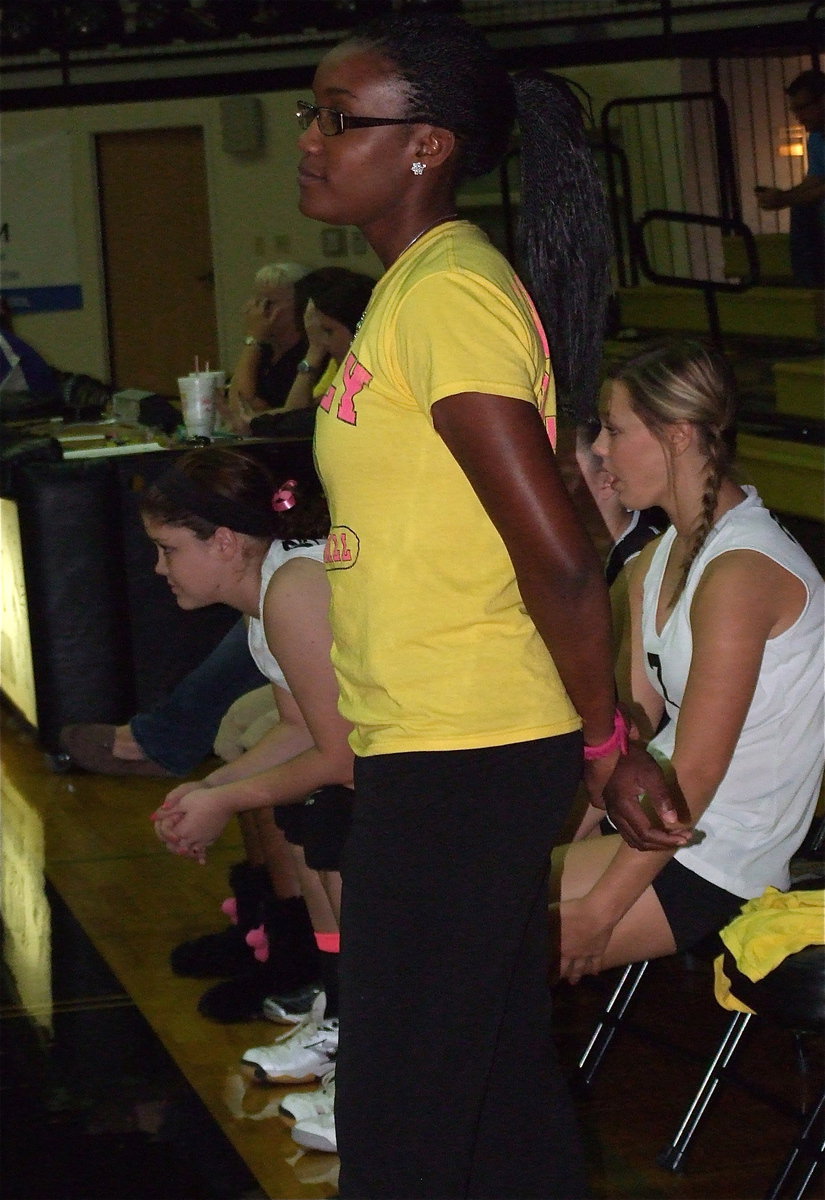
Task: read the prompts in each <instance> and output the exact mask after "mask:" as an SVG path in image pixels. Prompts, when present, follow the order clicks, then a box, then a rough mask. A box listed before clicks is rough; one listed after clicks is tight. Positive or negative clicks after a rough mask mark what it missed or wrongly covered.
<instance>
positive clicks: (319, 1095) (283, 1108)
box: [278, 1067, 335, 1123]
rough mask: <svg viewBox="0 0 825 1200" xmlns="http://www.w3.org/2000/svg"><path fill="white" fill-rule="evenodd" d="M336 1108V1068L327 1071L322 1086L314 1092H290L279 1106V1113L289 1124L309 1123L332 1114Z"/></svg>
mask: <svg viewBox="0 0 825 1200" xmlns="http://www.w3.org/2000/svg"><path fill="white" fill-rule="evenodd" d="M334 1107H335V1067H333V1068H332V1070H331V1071H327V1073H326V1075H325V1076H324V1078H323V1079H322V1080H321V1086H320V1087H319V1088H316V1090H315V1091H314V1092H288V1093H287V1094H286V1096H284V1098H283V1100H282V1101H281V1103H280V1104H279V1105H278V1112H279V1114H280V1115H281V1116H282V1117H283V1118H284V1120H285V1121H286V1122H287V1123H289V1122H291V1121H292V1122H295V1121H309V1120H311V1119H312V1118H313V1117H320V1116H323V1115H324V1114H326V1113H331V1112H332V1110H333V1108H334Z"/></svg>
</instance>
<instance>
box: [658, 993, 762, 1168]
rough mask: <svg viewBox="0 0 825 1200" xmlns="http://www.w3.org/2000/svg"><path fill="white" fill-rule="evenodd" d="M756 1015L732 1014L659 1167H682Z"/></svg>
mask: <svg viewBox="0 0 825 1200" xmlns="http://www.w3.org/2000/svg"><path fill="white" fill-rule="evenodd" d="M753 1015H754V1014H753V1013H743V1012H737V1013H734V1015H733V1016H732V1017H731V1020H730V1023H729V1025H728V1027H727V1030H726V1031H725V1035H724V1037H723V1038H722V1041H721V1043H720V1045H719V1048H718V1050H717V1051H716V1054H715V1055H714V1056H713V1059H712V1060H711V1064H710V1066H709V1067H708V1069H707V1071H706V1073H705V1077H704V1079H703V1080H702V1082H701V1084H700V1085H699V1090H698V1092H697V1093H696V1095H695V1096H694V1098H693V1101H692V1102H691V1105H690V1107H689V1109H688V1110H687V1112H686V1113H685V1116H684V1120H683V1121H682V1124H681V1125H680V1126H679V1128H678V1130H677V1131H676V1135H675V1137H674V1138H673V1141H672V1142H671V1143H670V1144H669V1145H668V1146H666V1147H665V1148H664V1150H662V1152H661V1153H660V1154H658V1155H657V1156H656V1161H657V1163H658V1164H659V1166H660V1167H665V1169H666V1170H668V1171H678V1170H679V1168H680V1166H681V1163H682V1159H683V1157H684V1154H685V1151H686V1150H687V1148H688V1143H689V1142H690V1140H691V1138H692V1137H693V1135H694V1133H695V1132H696V1126H697V1125H698V1124H699V1122H700V1120H701V1119H702V1116H703V1115H704V1112H705V1109H706V1108H707V1106H708V1104H709V1102H710V1099H711V1097H712V1095H713V1093H714V1092H715V1091H716V1088H717V1087H718V1085H719V1081H720V1079H721V1077H722V1072H723V1071H724V1070H725V1067H726V1066H727V1065H728V1063H729V1062H730V1059H731V1057H732V1056H733V1053H734V1051H735V1050H736V1047H737V1046H738V1045H739V1042H740V1040H741V1038H742V1035H743V1034H744V1032H745V1030H746V1028H747V1027H748V1025H749V1024H750V1021H751V1018H752V1017H753Z"/></svg>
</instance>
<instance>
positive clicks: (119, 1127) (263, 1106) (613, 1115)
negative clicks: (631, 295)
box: [0, 707, 822, 1200]
mask: <svg viewBox="0 0 825 1200" xmlns="http://www.w3.org/2000/svg"><path fill="white" fill-rule="evenodd" d="M0 733H1V734H2V741H0V756H2V768H3V775H2V801H3V876H2V900H3V914H4V935H5V936H4V942H5V945H4V956H5V959H6V961H7V962H8V963H11V964H12V966H13V969H14V974H13V975H12V974H11V972H10V971H8V970H5V971H4V987H3V997H2V999H3V1001H4V1005H3V1008H2V1012H1V1013H0V1018H1V1019H0V1050H1V1051H2V1068H3V1070H2V1075H0V1134H2V1138H1V1139H0V1140H1V1141H2V1158H3V1162H2V1168H3V1183H2V1185H0V1194H2V1196H3V1197H5V1198H6V1200H128V1198H133V1200H242V1198H244V1200H252V1198H254V1197H258V1198H266V1197H269V1198H271V1200H276V1198H278V1200H304V1198H306V1200H309V1198H312V1197H329V1196H334V1195H335V1194H336V1169H337V1160H336V1158H335V1157H334V1156H332V1155H323V1154H320V1153H313V1152H307V1153H304V1152H302V1151H301V1150H300V1149H299V1147H297V1146H296V1145H295V1144H294V1143H293V1142H292V1140H291V1139H290V1136H289V1132H288V1130H287V1129H286V1128H285V1127H284V1125H283V1124H282V1123H281V1121H280V1120H279V1119H278V1117H277V1116H276V1115H274V1110H275V1109H276V1108H277V1101H278V1099H279V1097H280V1096H281V1095H282V1094H283V1091H285V1090H287V1089H282V1090H279V1089H275V1088H273V1089H263V1088H251V1089H250V1088H248V1087H246V1086H245V1085H244V1083H243V1081H242V1079H241V1077H240V1075H239V1074H238V1071H237V1063H238V1059H239V1056H240V1054H241V1053H242V1051H244V1050H245V1049H247V1048H248V1047H249V1046H251V1045H257V1044H259V1043H262V1042H265V1041H268V1040H271V1039H272V1038H273V1037H274V1036H275V1035H276V1034H277V1033H278V1032H279V1030H278V1028H277V1027H276V1026H273V1025H270V1024H268V1023H267V1022H265V1021H257V1022H253V1023H250V1024H245V1025H231V1026H222V1025H216V1024H213V1023H211V1022H209V1021H207V1020H205V1019H204V1018H202V1017H200V1016H198V1015H197V1013H196V1010H195V1005H196V1002H197V999H198V997H199V995H200V993H201V991H202V990H203V989H204V987H205V986H207V985H206V984H205V983H203V982H202V981H197V980H186V979H180V978H177V977H176V976H174V975H173V974H172V973H171V971H170V970H169V968H168V965H167V964H168V955H169V951H170V950H171V948H172V947H173V946H174V945H176V943H178V942H179V941H181V940H183V939H184V938H187V937H192V936H195V935H197V934H199V933H201V932H207V931H209V930H211V929H215V928H219V927H220V925H221V923H222V919H221V918H220V914H219V912H218V906H219V904H220V901H221V900H222V899H223V897H224V896H225V894H226V871H227V868H228V866H229V865H230V864H231V863H232V862H234V861H236V860H237V859H238V858H239V857H240V852H239V846H238V845H237V843H236V842H234V841H233V838H232V836H231V835H229V834H228V835H225V837H224V839H223V840H222V841H221V843H219V845H218V846H216V847H215V849H214V851H213V852H212V854H211V856H210V862H209V864H208V865H207V866H206V867H204V868H202V867H199V866H197V865H196V864H194V863H190V862H188V861H182V860H178V859H176V858H175V857H174V856H172V855H169V854H167V853H166V852H165V851H164V850H163V849H162V847H161V846H160V844H159V843H158V842H157V841H156V840H155V838H154V835H153V833H152V829H151V826H150V823H149V820H148V814H149V813H150V812H151V811H152V810H153V809H154V808H155V807H156V806H157V804H158V803H159V802H160V800H161V799H162V798H163V796H164V794H165V791H166V790H167V785H166V784H165V783H164V781H162V780H145V779H143V780H142V779H137V780H135V779H106V778H102V777H97V776H91V775H84V774H82V773H70V774H55V773H53V772H52V771H51V770H50V768H49V765H48V763H47V762H46V760H45V758H44V755H43V754H42V752H41V751H40V749H39V748H38V746H37V743H36V740H35V738H34V736H33V734H32V733H31V731H30V730H28V729H27V727H26V726H25V724H23V723H22V722H21V721H20V720H19V718H17V717H16V715H15V714H14V713H13V712H12V711H10V710H9V709H8V708H5V707H4V708H3V709H2V711H0ZM613 979H615V975H612V976H611V980H610V981H607V980H602V981H586V982H585V983H584V984H582V985H580V986H579V987H578V988H576V989H572V988H569V987H566V986H565V987H562V988H560V989H559V990H558V992H557V1024H558V1035H559V1046H560V1050H561V1054H562V1057H563V1060H564V1061H565V1063H566V1065H567V1066H568V1068H570V1069H571V1071H572V1068H573V1065H574V1063H575V1060H576V1056H577V1053H578V1052H579V1051H580V1049H581V1047H582V1046H583V1045H584V1043H585V1042H586V1039H587V1037H588V1034H589V1031H590V1029H591V1028H592V1025H593V1022H594V1019H595V1016H596V1013H597V1011H598V1007H599V1004H600V1002H601V1001H602V999H603V993H604V986H605V983H606V982H612V980H613ZM633 1020H634V1022H638V1023H639V1024H640V1025H643V1026H644V1027H645V1028H646V1029H647V1031H648V1033H649V1034H651V1035H652V1036H653V1038H654V1040H652V1041H651V1040H648V1038H647V1037H643V1036H641V1035H640V1034H639V1033H638V1032H634V1031H631V1030H630V1029H627V1030H622V1031H621V1032H620V1034H619V1036H618V1037H617V1039H616V1042H615V1044H614V1046H613V1047H611V1049H610V1051H609V1052H608V1055H607V1057H606V1059H605V1062H604V1064H603V1067H602V1069H601V1072H600V1074H599V1075H598V1077H597V1079H596V1081H595V1083H594V1085H593V1087H592V1089H591V1090H590V1093H589V1095H587V1096H581V1097H580V1107H581V1115H582V1122H583V1125H584V1128H585V1133H586V1138H587V1143H588V1147H589V1160H590V1167H591V1176H592V1187H593V1193H594V1196H595V1197H596V1200H620V1198H625V1197H628V1198H629V1197H637V1198H640V1200H641V1198H644V1200H670V1198H673V1200H761V1197H763V1196H764V1195H765V1193H766V1192H767V1190H768V1187H769V1185H770V1184H771V1183H772V1181H773V1177H774V1175H775V1172H776V1170H777V1168H778V1167H779V1165H780V1163H781V1162H782V1161H783V1159H784V1158H785V1155H786V1154H787V1152H788V1150H789V1148H790V1146H791V1144H792V1142H793V1139H794V1136H795V1132H796V1129H797V1127H798V1123H797V1121H796V1120H795V1119H794V1117H793V1116H792V1115H790V1114H789V1113H784V1114H780V1113H778V1112H775V1111H774V1110H773V1108H771V1107H769V1106H768V1105H766V1104H765V1103H764V1102H763V1100H761V1099H757V1098H756V1097H754V1096H753V1095H751V1094H749V1093H747V1092H745V1091H742V1090H740V1089H739V1088H737V1087H732V1086H731V1087H724V1088H723V1089H722V1090H721V1093H720V1095H719V1096H718V1097H717V1099H716V1101H715V1102H714V1104H713V1106H712V1108H711V1110H710V1111H709V1113H708V1114H707V1116H706V1118H705V1121H704V1123H703V1125H702V1126H700V1129H699V1132H698V1134H697V1136H696V1139H695V1143H694V1146H693V1147H692V1148H691V1150H690V1152H689V1154H688V1156H687V1159H686V1171H685V1172H684V1173H683V1174H672V1173H670V1172H668V1171H665V1170H663V1169H661V1168H660V1167H658V1166H657V1165H656V1154H657V1153H658V1151H659V1150H660V1149H661V1148H662V1146H663V1145H664V1144H665V1143H666V1142H667V1141H668V1140H669V1138H670V1136H671V1135H672V1134H673V1132H674V1131H675V1129H676V1127H677V1125H678V1123H679V1121H680V1120H681V1117H682V1114H683V1111H684V1109H685V1107H686V1105H687V1103H688V1101H689V1099H690V1098H691V1096H692V1094H693V1091H694V1090H695V1087H696V1085H697V1083H698V1080H699V1078H700V1077H701V1074H702V1070H703V1065H704V1063H705V1062H706V1061H707V1059H708V1057H709V1056H710V1054H711V1053H712V1051H713V1049H715V1045H716V1042H717V1040H718V1037H719V1035H720V1032H721V1029H722V1028H723V1026H724V1024H725V1023H726V1020H727V1014H726V1013H724V1012H723V1011H722V1010H721V1009H719V1008H718V1006H717V1005H716V1004H715V1002H714V1000H713V996H712V984H711V977H710V967H709V964H708V963H705V962H701V963H698V962H691V961H689V960H685V959H683V958H674V959H669V960H663V961H662V962H660V963H658V964H655V966H654V968H652V969H651V970H650V971H649V972H648V974H647V977H646V979H645V980H644V981H643V983H642V985H641V988H640V992H639V995H638V997H637V1001H636V1002H635V1006H634V1009H633ZM752 1029H753V1033H752V1035H751V1037H750V1040H749V1043H748V1044H747V1046H746V1047H745V1048H744V1049H743V1051H742V1053H741V1057H740V1059H739V1060H738V1061H739V1065H740V1070H741V1072H742V1073H743V1074H744V1075H746V1076H747V1077H748V1078H750V1079H753V1080H757V1081H759V1082H761V1083H762V1084H763V1085H764V1086H765V1087H766V1088H767V1089H768V1090H769V1091H770V1092H771V1093H772V1094H776V1095H778V1096H779V1097H780V1098H781V1099H784V1101H785V1102H786V1103H787V1104H788V1105H794V1106H797V1105H798V1104H799V1103H800V1100H801V1098H802V1097H803V1095H804V1093H805V1089H806V1088H807V1092H808V1094H809V1095H813V1094H815V1092H816V1088H817V1086H819V1085H820V1083H821V1074H822V1056H821V1049H820V1047H818V1046H814V1048H813V1052H812V1054H811V1055H810V1058H811V1061H812V1068H811V1069H812V1074H811V1075H810V1076H809V1077H808V1079H807V1081H806V1080H804V1079H803V1078H802V1077H801V1076H800V1074H799V1071H798V1063H797V1061H796V1059H795V1057H794V1046H793V1043H792V1040H791V1038H790V1035H789V1034H786V1033H784V1032H782V1031H779V1030H776V1029H772V1028H770V1027H769V1026H765V1025H762V1026H761V1027H760V1026H759V1023H758V1022H753V1023H752ZM663 1039H665V1040H669V1041H670V1042H671V1043H672V1045H671V1046H666V1045H665V1044H664V1042H663ZM410 1069H412V1070H414V1069H415V1065H414V1064H410ZM819 1188H821V1177H820V1179H819V1180H814V1181H813V1183H812V1185H811V1186H810V1187H809V1190H808V1192H807V1193H806V1195H808V1196H810V1197H813V1196H815V1195H816V1196H818V1195H820V1194H821V1192H820V1190H818V1189H819ZM502 1200H505V1198H502ZM512 1200H517V1198H512Z"/></svg>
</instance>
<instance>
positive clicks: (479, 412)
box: [432, 392, 615, 794]
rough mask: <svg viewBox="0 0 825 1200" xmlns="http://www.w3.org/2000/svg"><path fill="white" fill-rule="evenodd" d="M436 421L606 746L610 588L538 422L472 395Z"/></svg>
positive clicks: (568, 684) (533, 414) (446, 402)
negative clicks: (507, 554) (495, 531)
mask: <svg viewBox="0 0 825 1200" xmlns="http://www.w3.org/2000/svg"><path fill="white" fill-rule="evenodd" d="M432 416H433V423H434V426H435V429H436V432H437V433H438V434H439V435H440V437H441V438H443V440H444V442H445V444H446V446H447V448H448V449H449V450H450V452H451V454H452V455H453V457H454V458H455V459H456V461H457V462H458V464H459V466H460V467H461V469H462V470H463V471H464V473H465V475H466V476H467V478H468V479H469V481H470V484H471V485H472V487H473V490H474V491H475V493H476V495H477V496H478V498H479V500H480V501H481V503H482V505H483V506H484V509H485V511H486V512H487V514H488V516H489V517H490V519H491V521H492V522H493V524H494V525H495V527H496V529H497V530H498V532H499V534H500V535H501V538H502V540H503V541H504V544H505V546H506V547H507V551H508V553H509V555H510V558H511V559H512V562H513V567H514V569H515V573H516V579H517V581H518V585H519V590H520V592H521V595H522V599H523V600H524V603H525V606H526V608H527V611H528V612H529V614H530V616H531V618H532V620H533V621H534V622H535V625H536V628H537V629H538V631H539V633H540V634H541V637H542V639H543V641H544V643H545V645H546V646H547V648H548V650H549V651H550V654H551V655H552V657H553V661H554V662H555V664H556V667H557V668H558V671H559V674H560V675H561V678H562V682H563V683H564V686H565V688H566V689H567V693H568V695H569V696H570V699H571V700H572V702H573V704H574V705H575V707H576V710H577V712H578V713H579V714H580V716H581V718H582V723H583V731H584V737H585V741H587V742H589V743H591V744H592V745H598V744H599V743H600V742H603V741H606V740H607V739H608V738H609V737H610V735H611V734H612V732H613V711H614V688H613V677H612V670H611V665H610V664H611V643H610V608H609V603H608V598H607V589H606V587H605V584H604V577H603V575H602V570H601V566H600V563H599V560H598V557H597V555H596V552H595V550H594V548H593V545H592V543H591V542H590V539H589V538H588V536H587V534H586V533H585V531H584V529H583V527H582V525H581V524H580V522H579V520H578V517H577V516H576V512H575V510H574V508H573V506H572V504H571V502H570V499H569V496H568V493H567V490H566V488H565V486H564V483H563V482H562V479H561V475H560V474H559V470H558V467H557V465H556V460H555V455H554V454H553V451H552V449H551V446H550V442H549V440H548V438H547V435H546V433H545V430H544V427H543V424H542V421H541V418H540V417H539V414H538V413H537V411H536V409H534V408H533V407H532V406H531V405H530V404H527V403H525V402H524V401H523V400H518V399H515V398H513V397H502V396H492V395H484V394H481V393H477V392H469V393H462V394H460V395H457V396H448V397H445V398H444V399H443V400H439V401H437V403H436V404H435V405H433V409H432ZM583 631H586V635H585V636H582V632H583ZM614 764H615V757H614V756H610V757H609V758H605V759H598V760H595V761H594V762H593V763H592V764H590V766H591V768H592V770H590V771H589V773H588V775H589V777H588V780H587V783H588V790H589V791H590V792H591V794H595V792H601V789H602V787H603V786H604V784H605V783H606V781H607V778H608V776H609V774H610V771H611V770H612V767H613V765H614Z"/></svg>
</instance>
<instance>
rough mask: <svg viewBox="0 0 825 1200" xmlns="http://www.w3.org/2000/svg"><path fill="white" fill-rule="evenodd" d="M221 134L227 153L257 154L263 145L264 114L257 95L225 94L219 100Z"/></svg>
mask: <svg viewBox="0 0 825 1200" xmlns="http://www.w3.org/2000/svg"><path fill="white" fill-rule="evenodd" d="M220 111H221V135H222V140H223V148H224V150H225V151H226V153H227V154H241V155H253V154H259V153H260V151H261V150H263V147H264V114H263V107H262V105H261V102H260V100H259V99H258V97H257V96H227V97H226V98H225V99H223V100H221V102H220Z"/></svg>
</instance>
